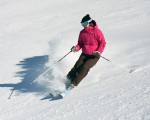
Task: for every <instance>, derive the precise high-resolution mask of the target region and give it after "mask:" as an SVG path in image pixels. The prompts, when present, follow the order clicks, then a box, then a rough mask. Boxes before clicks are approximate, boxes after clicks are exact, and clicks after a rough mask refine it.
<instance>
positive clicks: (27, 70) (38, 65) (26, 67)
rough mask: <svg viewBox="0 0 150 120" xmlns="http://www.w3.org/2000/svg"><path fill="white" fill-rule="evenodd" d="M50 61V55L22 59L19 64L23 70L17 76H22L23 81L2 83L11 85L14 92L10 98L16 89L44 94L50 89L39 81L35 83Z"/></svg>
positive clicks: (2, 85)
mask: <svg viewBox="0 0 150 120" xmlns="http://www.w3.org/2000/svg"><path fill="white" fill-rule="evenodd" d="M48 61H49V57H48V55H44V56H35V57H31V58H25V59H24V60H23V61H20V62H19V64H16V65H17V66H20V67H21V69H22V71H19V72H17V73H16V77H20V78H21V82H19V83H17V84H0V87H11V88H12V89H11V90H12V92H11V94H10V96H9V97H8V99H10V98H11V96H12V94H13V92H14V91H19V92H20V93H27V92H32V93H33V92H34V93H37V94H42V93H44V92H45V91H47V90H48V87H47V86H44V85H40V84H38V83H36V82H35V83H33V84H31V83H32V82H33V80H35V79H36V78H37V77H38V76H39V75H41V74H42V73H43V72H44V71H46V70H47V69H48V67H46V65H45V64H46V63H47V62H48Z"/></svg>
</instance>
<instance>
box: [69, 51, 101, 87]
mask: <svg viewBox="0 0 150 120" xmlns="http://www.w3.org/2000/svg"><path fill="white" fill-rule="evenodd" d="M99 58H100V55H99V56H97V57H95V56H94V55H86V54H83V53H82V54H81V55H80V57H79V59H78V60H77V62H76V63H75V65H74V67H73V68H72V69H71V71H70V72H69V73H68V74H67V78H68V79H69V80H70V81H71V84H73V85H75V86H77V85H78V84H79V83H80V82H81V80H82V79H83V78H84V77H85V76H86V75H87V74H88V72H89V70H90V69H91V68H92V67H93V66H94V65H95V64H96V63H97V62H98V60H99Z"/></svg>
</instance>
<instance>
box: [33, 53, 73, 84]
mask: <svg viewBox="0 0 150 120" xmlns="http://www.w3.org/2000/svg"><path fill="white" fill-rule="evenodd" d="M71 52H72V51H70V52H68V53H67V54H66V55H65V56H63V57H62V58H61V59H59V60H58V61H57V62H56V63H54V64H53V65H52V66H51V67H49V68H48V69H47V70H46V71H45V72H43V73H42V74H41V75H39V76H38V77H37V78H36V79H35V80H33V81H32V83H31V84H33V83H35V82H36V81H37V80H38V79H39V78H40V77H42V76H43V75H44V74H45V73H47V72H48V71H49V70H50V69H52V68H53V66H54V65H56V64H57V63H59V62H60V61H61V60H63V59H64V58H65V57H66V56H67V55H69V54H70V53H71Z"/></svg>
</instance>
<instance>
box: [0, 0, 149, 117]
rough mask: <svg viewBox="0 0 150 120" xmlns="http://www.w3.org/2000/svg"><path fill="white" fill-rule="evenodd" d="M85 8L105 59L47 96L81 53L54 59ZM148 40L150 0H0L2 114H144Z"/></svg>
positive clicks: (72, 41)
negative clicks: (55, 95) (100, 36)
mask: <svg viewBox="0 0 150 120" xmlns="http://www.w3.org/2000/svg"><path fill="white" fill-rule="evenodd" d="M87 13H89V14H90V15H91V17H92V18H93V19H95V20H96V21H97V23H98V25H99V28H100V29H101V30H102V31H103V33H104V35H105V38H106V41H107V46H106V48H105V50H104V52H103V54H102V55H103V56H104V57H106V58H108V59H110V61H111V62H108V61H106V60H104V59H102V58H101V59H100V60H99V62H98V63H97V64H96V66H94V67H93V68H92V69H91V70H90V72H89V74H88V76H87V77H86V78H85V79H84V80H83V81H82V82H81V83H80V84H79V86H78V87H76V88H75V89H74V90H73V91H72V92H71V94H69V95H67V96H66V97H65V98H64V99H58V100H55V99H53V100H51V97H50V96H49V93H50V92H51V91H54V90H61V91H63V90H64V88H65V82H66V79H65V75H66V74H67V73H68V72H69V70H70V69H71V68H72V67H73V65H74V63H75V62H76V60H77V59H78V57H79V55H80V54H81V51H80V52H78V53H70V54H69V55H68V56H67V57H65V58H64V59H63V60H62V61H61V62H59V63H57V61H58V60H59V59H60V58H61V57H63V56H64V55H65V54H67V53H68V52H69V51H70V48H71V47H72V46H73V45H76V43H77V40H78V35H79V32H80V30H81V29H83V28H82V26H81V25H80V21H81V19H82V17H83V16H84V15H86V14H87ZM149 47H150V1H149V0H124V1H123V0H93V1H92V0H55V1H54V0H0V56H1V58H0V67H1V68H0V120H150V48H149ZM55 63H56V64H55ZM49 67H51V69H50V71H48V72H47V73H46V74H44V76H42V77H40V78H39V79H38V80H37V81H36V82H34V83H33V84H31V83H32V81H33V80H35V79H36V78H37V77H38V76H39V75H40V74H41V73H43V72H44V71H45V70H47V69H48V68H49ZM130 70H132V71H133V72H132V73H130V72H129V71H130Z"/></svg>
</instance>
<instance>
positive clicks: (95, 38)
mask: <svg viewBox="0 0 150 120" xmlns="http://www.w3.org/2000/svg"><path fill="white" fill-rule="evenodd" d="M81 25H82V26H83V27H84V29H83V30H81V31H80V34H79V38H78V44H77V45H76V46H73V47H72V48H71V51H72V52H78V51H79V50H80V49H82V54H81V55H80V57H79V59H78V60H77V62H76V63H75V65H74V67H73V68H72V69H71V71H70V72H69V73H68V74H67V78H68V79H69V80H70V81H71V84H70V86H69V87H68V89H70V90H71V89H73V88H74V87H75V86H77V85H78V84H79V83H80V82H81V80H82V79H83V78H84V77H85V76H86V75H87V74H88V72H89V70H90V69H91V68H92V67H93V66H94V65H95V64H96V63H97V62H98V60H99V59H100V56H101V54H102V52H103V50H104V48H105V44H106V42H105V38H104V36H103V33H102V32H101V30H100V29H99V28H98V26H97V24H96V22H95V21H94V20H92V19H91V18H90V15H89V14H87V15H86V16H84V17H83V18H82V20H81Z"/></svg>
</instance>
